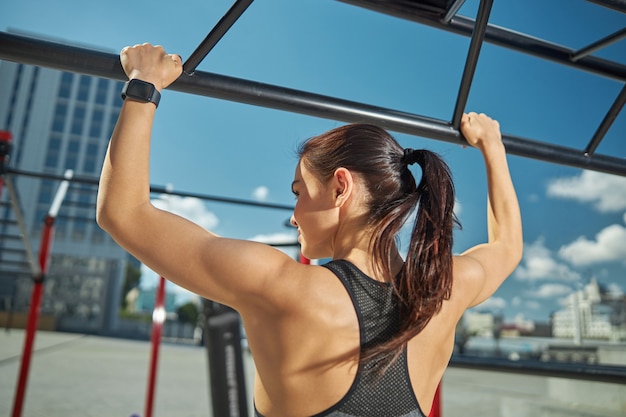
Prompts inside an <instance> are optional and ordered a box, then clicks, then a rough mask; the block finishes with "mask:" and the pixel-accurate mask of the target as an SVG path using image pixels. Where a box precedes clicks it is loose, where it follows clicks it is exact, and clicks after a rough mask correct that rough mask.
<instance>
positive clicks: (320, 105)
mask: <svg viewBox="0 0 626 417" xmlns="http://www.w3.org/2000/svg"><path fill="white" fill-rule="evenodd" d="M488 31H489V28H487V33H488ZM591 58H593V57H587V58H584V59H583V60H581V61H585V60H588V59H591ZM0 59H5V60H9V61H15V62H21V63H24V64H30V65H39V66H44V67H49V68H55V69H59V70H65V71H72V72H78V73H84V74H89V75H94V76H98V77H104V78H111V79H117V80H125V79H126V78H125V75H124V73H123V71H122V68H121V65H120V62H119V56H118V55H116V54H111V53H105V52H99V51H93V50H90V49H86V48H80V47H75V46H68V45H63V44H59V43H54V42H50V41H43V40H38V39H33V38H28V37H24V36H19V35H14V34H9V33H5V32H0ZM579 62H580V61H579ZM623 78H624V80H626V71H624V74H623ZM171 89H172V90H175V91H180V92H184V93H190V94H196V95H202V96H207V97H213V98H218V99H223V100H230V101H236V102H240V103H246V104H251V105H257V106H262V107H268V108H274V109H278V110H284V111H289V112H296V113H301V114H306V115H310V116H316V117H322V118H327V119H332V120H339V121H344V122H348V123H351V122H364V121H367V122H370V123H374V124H378V125H380V126H381V127H383V128H386V129H389V130H392V131H396V132H401V133H406V134H410V135H415V136H420V137H425V138H430V139H436V140H441V141H446V142H451V143H456V144H464V143H465V141H464V139H463V138H462V137H461V134H460V133H459V131H458V130H457V129H454V128H453V127H452V125H451V124H450V123H449V122H447V121H443V120H437V119H433V118H429V117H424V116H418V115H415V114H411V113H407V112H402V111H398V110H392V109H386V108H382V107H377V106H372V105H367V104H362V103H357V102H353V101H348V100H343V99H338V98H333V97H328V96H323V95H319V94H314V93H309V92H305V91H300V90H295V89H289V88H285V87H279V86H275V85H270V84H264V83H260V82H254V81H249V80H244V79H239V78H234V77H229V76H225V75H220V74H214V73H208V72H201V71H196V72H195V73H194V75H193V76H187V75H182V76H181V77H180V78H179V79H178V80H177V81H176V82H175V83H174V84H173V85H172V86H171ZM503 141H504V144H505V146H506V150H507V152H508V153H509V154H512V155H517V156H522V157H527V158H532V159H538V160H542V161H546V162H551V163H557V164H562V165H569V166H573V167H577V168H583V169H590V170H595V171H601V172H606V173H610V174H615V175H620V176H626V160H624V159H623V158H617V157H612V156H607V155H599V154H593V155H589V156H587V155H585V154H584V152H583V150H578V149H573V148H568V147H564V146H559V145H554V144H550V143H546V142H539V141H533V140H530V139H524V138H521V137H517V136H512V135H506V134H505V135H503Z"/></svg>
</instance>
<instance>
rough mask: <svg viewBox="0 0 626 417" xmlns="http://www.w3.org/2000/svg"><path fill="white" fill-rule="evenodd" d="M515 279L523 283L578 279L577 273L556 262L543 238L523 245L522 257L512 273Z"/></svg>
mask: <svg viewBox="0 0 626 417" xmlns="http://www.w3.org/2000/svg"><path fill="white" fill-rule="evenodd" d="M514 275H515V277H517V278H518V279H520V280H523V281H539V280H548V279H550V280H564V281H574V280H577V279H578V278H580V274H578V272H576V271H573V270H571V269H570V268H569V267H568V266H567V265H565V264H563V263H560V262H558V261H557V260H556V259H555V258H554V256H553V254H552V252H551V251H550V249H548V248H547V247H546V246H545V244H544V240H543V238H539V239H537V240H536V241H535V242H533V243H529V244H525V245H524V256H523V258H522V262H521V263H520V266H518V267H517V269H516V270H515V272H514Z"/></svg>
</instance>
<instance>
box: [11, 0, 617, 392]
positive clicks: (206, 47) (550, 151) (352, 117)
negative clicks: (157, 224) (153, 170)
mask: <svg viewBox="0 0 626 417" xmlns="http://www.w3.org/2000/svg"><path fill="white" fill-rule="evenodd" d="M252 1H253V0H236V1H235V2H234V4H233V6H232V7H231V8H230V10H228V12H227V13H226V15H225V16H224V17H223V18H222V19H221V20H220V21H219V22H218V23H217V24H216V25H215V27H214V28H213V29H212V30H211V31H210V32H209V34H208V35H207V37H206V38H205V39H204V40H203V41H202V42H201V43H200V44H199V45H198V47H197V48H196V50H195V51H194V52H193V53H192V54H191V56H189V57H188V58H187V60H186V61H185V62H184V65H183V69H184V72H183V74H182V75H181V77H180V78H179V79H178V80H177V81H176V82H175V83H174V84H172V86H171V87H170V88H171V89H172V90H176V91H180V92H184V93H189V94H196V95H202V96H208V97H213V98H218V99H223V100H229V101H235V102H240V103H246V104H251V105H257V106H262V107H268V108H273V109H278V110H283V111H289V112H295V113H301V114H306V115H310V116H316V117H321V118H327V119H333V120H338V121H343V122H357V121H358V122H363V121H367V122H370V123H374V124H378V125H380V126H381V127H384V128H386V129H389V130H392V131H396V132H401V133H406V134H410V135H415V136H420V137H425V138H430V139H435V140H441V141H445V142H451V143H457V144H463V143H464V139H463V137H462V135H461V133H460V132H459V126H460V121H461V116H462V114H463V111H464V109H465V107H466V104H467V100H468V97H469V92H470V89H471V85H472V81H473V78H474V73H475V69H476V65H477V62H478V58H479V55H480V50H481V47H482V45H483V44H484V43H485V42H488V43H492V44H494V45H497V46H500V47H504V48H508V49H511V50H514V51H517V52H521V53H525V54H530V55H533V56H535V57H538V58H540V59H544V60H548V61H552V62H555V63H557V64H560V65H565V66H569V67H572V68H574V69H577V70H580V71H586V72H590V73H593V74H596V75H599V76H602V77H607V78H610V79H613V80H616V81H618V82H620V83H622V84H623V87H622V89H621V92H620V93H619V94H618V96H617V97H616V99H615V101H614V102H613V103H612V104H611V105H610V106H608V107H609V108H608V111H607V113H606V115H605V117H604V118H603V120H601V121H599V124H598V128H597V130H596V132H595V133H594V135H593V136H592V137H591V138H590V140H589V142H588V144H587V146H586V147H585V148H584V149H574V148H570V147H564V146H560V145H556V144H553V143H549V142H545V141H537V140H532V139H528V138H522V137H517V136H513V135H507V134H504V135H503V141H504V144H505V147H506V150H507V153H509V154H512V155H517V156H521V157H526V158H531V159H536V160H541V161H545V162H550V163H556V164H561V165H567V166H572V167H577V168H582V169H589V170H595V171H600V172H605V173H609V174H614V175H618V176H626V156H624V155H623V156H612V155H604V154H598V153H597V152H596V150H597V148H598V145H599V144H600V143H601V141H602V140H603V138H604V137H605V135H606V133H607V132H608V130H609V129H610V127H611V125H612V123H613V122H614V121H615V119H616V118H617V117H618V115H619V114H620V112H621V110H622V108H623V107H624V104H625V103H626V65H624V64H621V63H619V62H614V61H610V60H606V59H602V58H598V57H596V56H594V55H593V53H594V52H596V51H598V50H600V49H602V48H604V47H606V46H608V45H610V44H612V43H615V42H617V41H620V40H622V39H624V38H626V28H624V29H621V30H619V31H617V32H615V33H613V34H611V35H609V36H606V37H604V38H602V39H599V40H597V41H595V42H593V43H591V44H589V45H588V46H586V47H584V48H581V49H572V48H568V47H564V46H561V45H557V44H554V43H551V42H548V41H545V40H542V39H538V38H535V37H532V36H529V35H526V34H522V33H519V32H515V31H512V30H509V29H507V28H502V27H498V26H495V25H491V24H489V15H490V12H491V8H492V4H493V0H481V1H480V5H479V9H478V13H477V17H476V19H471V18H467V17H463V16H458V15H457V12H458V10H459V9H460V7H461V6H462V5H463V3H464V1H463V0H338V1H341V2H344V3H348V4H351V5H354V6H358V7H363V8H367V9H370V10H374V11H376V12H380V13H385V14H389V15H392V16H396V17H399V18H402V19H407V20H410V21H414V22H416V23H418V24H423V25H427V26H430V27H433V28H436V29H440V30H444V31H448V32H452V33H454V34H457V35H460V36H466V37H470V38H471V42H470V46H469V49H468V53H467V58H466V62H465V67H464V71H463V75H462V79H461V84H460V87H459V91H458V95H457V100H456V103H455V107H454V112H453V116H452V119H451V120H437V119H433V118H429V117H425V116H421V115H417V114H412V113H407V112H402V111H397V110H393V109H388V108H383V107H377V106H373V105H367V104H363V103H358V102H354V101H348V100H344V99H341V98H336V97H329V96H325V95H320V94H316V93H312V92H306V91H300V90H295V89H291V88H286V87H282V86H277V85H270V84H264V83H260V82H255V81H250V80H245V79H240V78H234V77H230V76H227V75H221V74H215V73H209V72H202V71H197V70H196V68H197V67H198V65H199V64H200V63H201V62H202V60H203V59H204V58H205V57H206V56H207V54H209V53H210V51H211V50H212V49H213V48H214V46H215V45H216V44H217V43H218V42H219V41H220V39H221V38H222V37H223V36H224V34H225V33H227V32H228V30H230V29H231V27H232V26H233V25H234V24H235V22H236V21H237V20H238V18H239V17H240V16H241V15H242V14H243V13H245V11H246V10H247V9H248V6H249V5H250V4H251V3H252ZM589 1H592V2H594V3H597V4H599V5H602V6H606V7H608V8H611V9H612V10H615V11H616V12H617V13H626V6H625V5H624V2H623V1H620V0H589ZM0 60H8V61H15V62H19V63H24V64H29V65H36V66H43V67H48V68H54V69H59V70H65V71H70V72H76V73H83V74H88V75H92V76H98V77H103V78H110V79H116V80H125V79H126V77H125V75H124V72H123V70H122V68H121V65H120V61H119V56H118V55H114V54H110V53H104V52H100V51H95V50H91V49H86V48H81V47H75V46H67V45H63V44H59V43H54V42H50V41H44V40H39V39H33V38H29V37H25V36H19V35H15V34H9V33H4V32H0ZM9 173H12V174H17V175H26V176H35V177H42V176H43V174H38V173H32V172H25V171H16V170H9ZM46 176H47V177H49V178H50V177H51V176H49V175H46ZM52 177H54V176H52ZM58 179H61V178H58ZM73 181H75V182H78V183H88V184H92V185H95V183H96V182H95V180H94V179H92V178H86V177H85V178H80V177H75V178H74V179H73ZM152 191H153V192H159V193H168V194H177V195H185V196H193V197H198V198H201V199H205V200H212V201H219V202H225V203H234V204H249V205H254V206H266V207H267V208H273V209H285V210H291V209H292V207H290V206H286V205H276V204H260V203H258V202H249V201H245V200H236V199H230V198H224V197H215V196H206V195H200V194H194V193H175V192H171V191H168V190H166V189H165V188H162V187H153V188H152ZM451 365H452V366H458V367H466V368H472V369H482V370H498V371H508V372H515V373H524V374H530V375H547V376H557V377H566V378H574V379H583V380H590V381H602V382H612V383H619V382H621V381H623V380H624V379H623V378H624V377H625V375H626V371H625V370H624V368H622V367H607V366H597V365H594V366H582V365H581V366H577V367H571V366H567V367H564V366H559V365H556V364H538V363H536V362H532V363H523V362H519V363H514V362H511V361H502V362H500V361H494V360H493V359H489V360H488V361H486V360H477V359H468V358H453V359H452V361H451Z"/></svg>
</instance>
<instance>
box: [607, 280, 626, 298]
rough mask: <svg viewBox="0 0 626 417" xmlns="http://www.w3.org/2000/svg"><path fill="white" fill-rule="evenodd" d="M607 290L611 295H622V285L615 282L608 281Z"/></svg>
mask: <svg viewBox="0 0 626 417" xmlns="http://www.w3.org/2000/svg"><path fill="white" fill-rule="evenodd" d="M607 290H608V291H609V294H610V295H611V296H613V297H621V296H622V295H624V291H623V290H622V287H620V286H619V284H617V283H615V282H612V283H610V284H609V285H608V287H607Z"/></svg>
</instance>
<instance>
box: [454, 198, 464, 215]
mask: <svg viewBox="0 0 626 417" xmlns="http://www.w3.org/2000/svg"><path fill="white" fill-rule="evenodd" d="M461 213H463V205H462V204H461V202H460V201H459V200H454V214H456V217H458V218H461Z"/></svg>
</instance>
